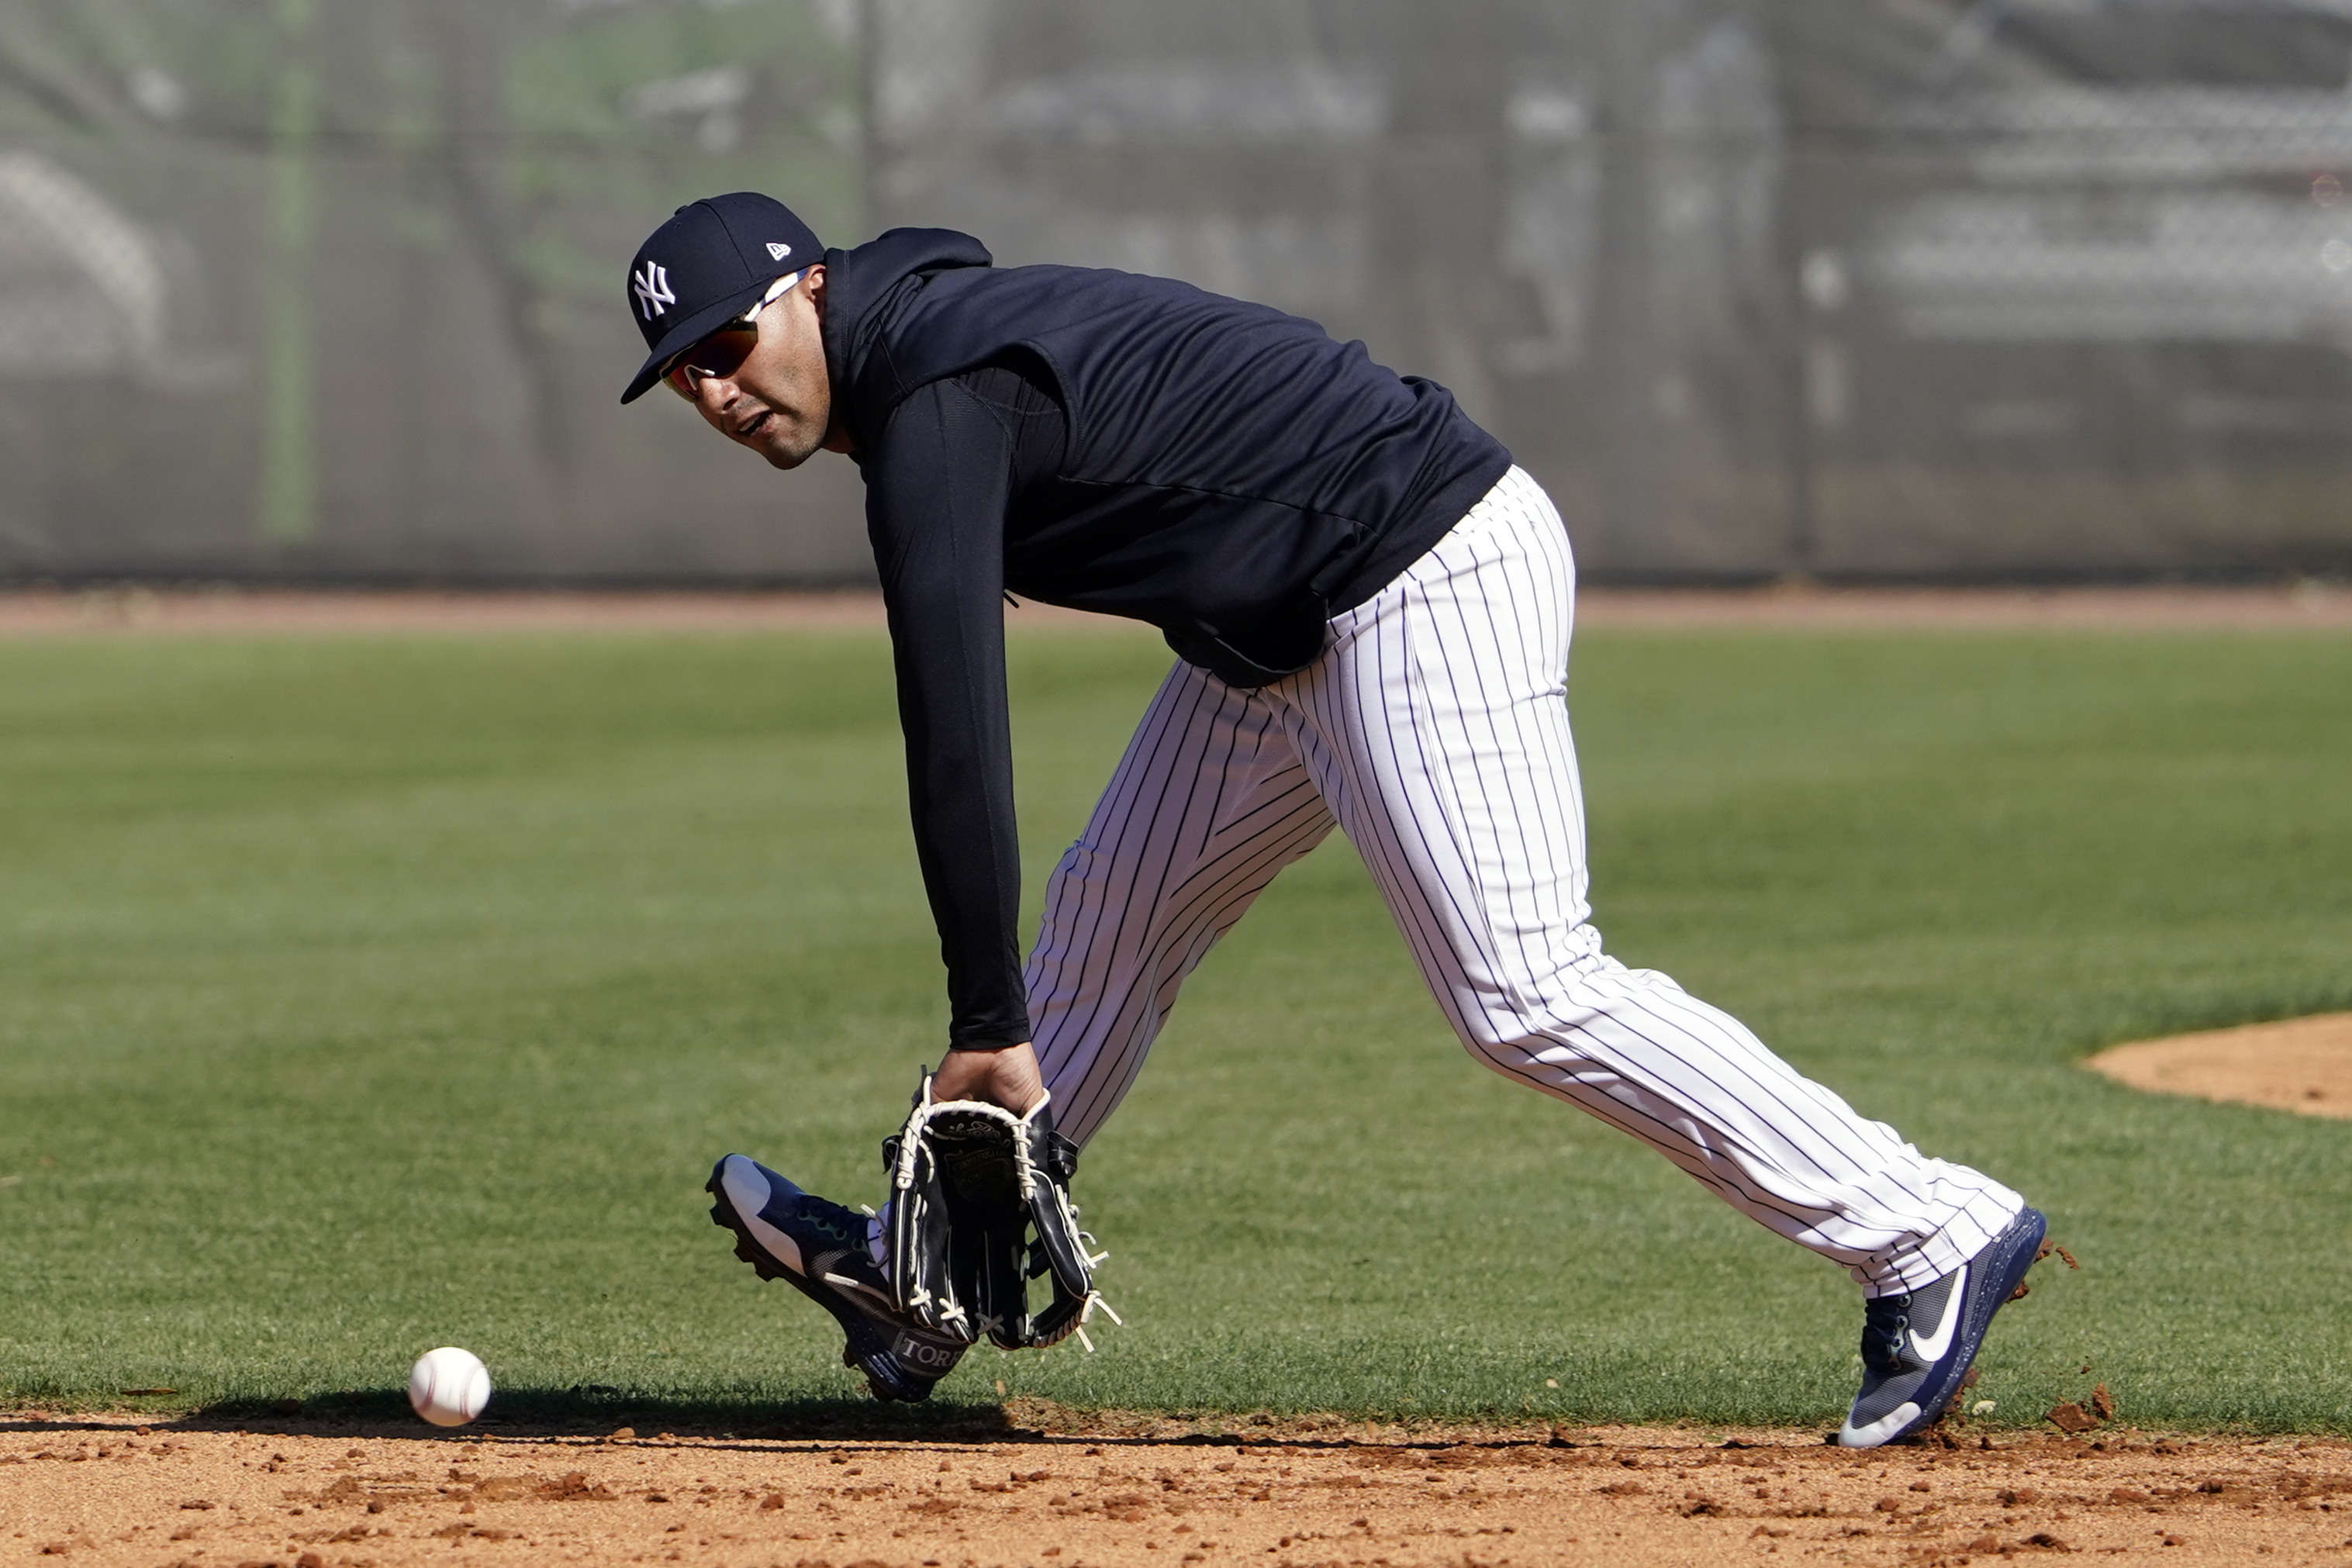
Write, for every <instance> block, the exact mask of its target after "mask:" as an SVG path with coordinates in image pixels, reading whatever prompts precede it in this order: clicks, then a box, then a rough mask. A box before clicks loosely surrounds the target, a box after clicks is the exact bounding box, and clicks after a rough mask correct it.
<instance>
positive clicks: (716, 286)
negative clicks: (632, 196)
mask: <svg viewBox="0 0 2352 1568" xmlns="http://www.w3.org/2000/svg"><path fill="white" fill-rule="evenodd" d="M823 257H824V247H822V246H820V245H818V244H817V239H816V236H815V235H814V234H813V233H811V232H810V230H809V226H808V225H806V224H804V223H803V222H802V221H801V220H800V219H799V218H797V217H795V216H793V210H792V209H791V208H790V207H788V206H786V205H784V204H783V203H782V202H780V201H777V200H776V199H775V198H774V197H772V196H763V195H760V194H759V193H758V192H757V191H734V192H730V193H729V194H728V195H723V196H709V197H706V198H705V199H703V200H701V201H698V202H689V203H688V204H687V205H685V206H682V207H680V208H678V209H677V211H676V212H674V213H672V214H671V215H670V217H669V221H668V222H667V223H666V224H664V225H662V226H661V227H659V228H657V229H656V230H654V232H653V237H651V238H650V239H647V240H646V242H645V244H643V245H641V246H639V247H637V255H636V259H635V260H634V261H632V262H630V263H629V294H628V299H629V312H630V314H631V315H633V316H635V318H636V322H637V331H640V332H643V333H644V334H645V337H646V351H647V353H646V363H644V364H642V365H640V366H639V367H638V369H637V374H636V375H635V377H634V378H632V379H631V381H630V382H629V389H628V390H627V391H626V392H624V393H622V394H621V401H622V402H624V403H634V402H635V401H636V400H637V399H638V398H640V397H642V396H644V395H646V393H647V392H648V391H650V390H651V389H652V387H653V384H654V383H655V382H656V381H659V380H660V379H661V373H662V367H663V366H664V365H666V364H667V363H669V362H670V361H671V360H672V359H674V358H676V357H677V355H678V354H679V353H681V352H683V351H684V350H687V349H689V348H692V347H693V346H694V345H695V344H696V343H698V342H701V341H702V340H703V339H704V338H707V337H709V335H710V334H711V333H713V332H715V331H718V330H719V328H720V327H721V326H723V325H725V324H726V322H727V321H729V320H730V319H731V318H733V317H736V316H740V315H741V314H742V313H743V312H744V311H746V310H750V309H751V307H752V306H754V305H756V304H758V303H759V302H760V297H761V295H762V294H765V293H766V292H767V291H768V285H769V284H771V283H772V282H774V281H775V280H776V279H779V278H782V276H783V275H784V274H785V273H787V272H798V271H799V270H800V269H801V268H803V267H807V266H809V265H810V264H812V263H814V262H815V261H817V260H819V259H820V258H823Z"/></svg>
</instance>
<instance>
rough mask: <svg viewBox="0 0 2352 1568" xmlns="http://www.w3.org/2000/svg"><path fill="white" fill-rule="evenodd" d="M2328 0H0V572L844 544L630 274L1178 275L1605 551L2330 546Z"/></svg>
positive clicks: (1637, 567)
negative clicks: (696, 413)
mask: <svg viewBox="0 0 2352 1568" xmlns="http://www.w3.org/2000/svg"><path fill="white" fill-rule="evenodd" d="M2346 179H2352V4H2347V0H2302V3H2297V4H2285V3H2281V0H2259V3H2257V0H2010V3H2006V4H2004V3H1996V0H1541V3H1538V0H1444V3H1443V4H1435V5H1433V4H1430V3H1428V0H0V579H9V580H17V581H23V580H28V579H39V578H51V579H58V580H74V579H90V578H105V577H118V578H119V577H142V578H189V577H202V578H223V579H247V580H269V579H277V580H301V581H312V582H319V581H336V580H347V581H353V582H364V581H419V580H430V581H438V582H445V583H467V582H478V583H485V584H488V583H511V582H541V583H593V582H664V583H694V582H709V583H713V584H742V583H752V582H803V583H824V582H854V581H859V580H864V579H866V578H867V577H868V576H870V572H871V568H870V564H869V563H868V562H867V560H866V551H865V544H864V533H863V522H862V518H861V515H860V510H859V506H860V497H859V489H858V486H857V482H856V474H855V472H854V470H853V469H851V468H850V467H849V466H848V465H847V464H846V463H845V462H842V461H839V460H837V459H831V458H822V459H819V460H818V461H817V462H814V463H813V464H812V465H811V466H810V467H809V468H808V469H806V470H803V472H802V473H800V474H797V475H794V476H792V477H791V478H790V479H782V478H780V477H779V476H776V475H774V474H773V473H772V472H771V471H770V470H768V469H767V468H764V467H763V466H762V465H761V464H760V463H759V462H758V461H757V460H756V459H754V458H751V456H750V455H749V454H745V453H741V452H738V451H734V450H732V449H730V448H725V447H722V446H721V445H720V444H719V442H718V441H717V439H716V438H715V437H711V436H710V435H709V433H708V432H707V431H705V430H703V429H702V428H701V426H700V425H699V423H698V421H696V420H695V419H694V417H693V416H692V415H691V414H690V413H689V412H688V411H687V410H686V409H684V408H683V407H681V406H679V405H677V404H676V403H675V402H674V401H673V400H671V399H668V398H667V397H656V398H654V399H651V400H648V402H646V404H644V405H638V406H635V407H632V408H629V409H626V410H624V409H622V408H620V407H619V406H618V405H617V403H616V398H617V395H618V392H619V388H620V386H621V384H622V383H623V382H624V381H625V378H626V376H627V374H629V372H630V370H631V369H632V368H633V367H634V365H635V362H636V359H637V357H638V354H639V346H638V340H637V338H636V335H635V331H634V330H633V328H632V327H631V325H630V321H629V317H628V313H627V310H626V309H625V305H624V300H623V293H624V289H623V273H624V271H625V264H626V260H627V258H628V257H629V256H630V254H631V252H632V251H633V250H634V249H635V246H636V244H637V242H638V241H639V239H641V238H642V237H643V236H644V235H645V233H646V231H647V230H648V229H649V228H650V227H651V226H653V225H654V224H655V223H656V222H658V221H659V220H660V219H661V218H662V217H663V216H666V215H667V213H668V212H669V210H670V209H671V208H672V207H673V206H675V205H677V204H678V203H680V202H682V201H686V200H688V199H691V198H692V197H694V196H697V195H706V194H709V193H711V192H714V191H719V190H728V189H740V188H747V187H750V188H758V189H761V190H766V191H769V192H771V193H772V194H774V195H778V196H781V197H782V198H783V199H785V200H786V201H788V202H790V203H792V204H793V205H794V206H795V207H797V208H798V209H799V210H800V211H801V212H802V213H803V216H806V217H807V218H808V219H809V220H810V222H811V223H812V225H813V226H814V227H815V228H816V230H817V232H818V233H819V234H820V235H821V236H822V237H824V238H825V240H826V241H827V243H829V244H847V243H853V242H855V241H857V240H860V239H863V238H866V237H869V236H871V235H872V234H875V233H877V232H878V231H879V230H881V229H883V228H886V227H889V226H895V225H898V224H935V225H945V226H952V227H960V228H963V229H967V230H969V231H970V232H971V233H973V234H976V235H978V236H979V237H981V238H982V240H984V241H985V242H986V243H987V244H988V245H989V246H990V247H992V249H993V250H994V251H995V253H996V255H997V258H998V260H999V262H1000V263H1001V264H1003V263H1017V262H1027V261H1044V260H1054V261H1066V262H1077V263H1084V264H1091V265H1100V266H1109V267H1120V268H1130V269H1134V270H1139V271H1147V272H1156V273H1163V274H1169V275H1172V276H1176V277H1181V278H1186V279H1192V281H1194V282H1197V283H1200V284H1202V285H1203V286H1205V287H1207V288H1210V289H1218V290H1221V291H1223V292H1227V293H1232V294H1237V295H1241V296H1244V297H1248V298H1253V299H1258V300H1266V301H1269V302H1271V303H1274V304H1276V305H1279V306H1281V307H1283V308H1285V309H1287V310H1294V311H1297V312H1298V313H1300V314H1303V315H1307V316H1310V317H1313V318H1314V319H1316V320H1317V321H1321V322H1322V323H1323V324H1324V325H1325V326H1327V327H1328V328H1329V329H1330V330H1331V331H1333V332H1334V333H1335V334H1337V335H1339V336H1341V337H1360V338H1362V339H1364V340H1365V341H1366V342H1368V343H1369V344H1370V348H1371V350H1372V353H1373V354H1374V356H1375V357H1376V358H1379V359H1381V360H1382V361H1383V362H1384V363H1389V364H1391V365H1394V366H1396V367H1397V368H1399V369H1401V370H1406V371H1411V372H1415V373H1419V374H1425V375H1430V376H1433V377H1434V378H1436V379H1437V380H1439V381H1442V382H1444V383H1445V384H1447V385H1449V386H1450V387H1452V388H1453V389H1454V392H1455V393H1456V395H1458V396H1460V398H1461V399H1462V401H1463V403H1464V404H1465V405H1466V406H1467V407H1468V408H1469V409H1470V410H1471V412H1472V413H1473V414H1474V415H1475V416H1476V417H1478V418H1479V419H1480V420H1481V421H1482V422H1483V423H1485V424H1486V425H1487V426H1489V427H1490V428H1492V429H1494V430H1495V431H1496V432H1497V433H1498V434H1499V435H1500V436H1501V437H1503V438H1504V439H1505V440H1506V441H1507V443H1508V444H1509V445H1510V446H1511V447H1512V449H1513V450H1514V452H1515V453H1516V454H1517V456H1518V458H1519V460H1520V461H1521V462H1522V463H1523V464H1525V465H1526V466H1528V468H1531V469H1533V470H1534V471H1535V472H1536V473H1537V475H1538V477H1539V478H1540V479H1543V481H1544V482H1545V483H1546V484H1547V485H1548V486H1549V487H1550V489H1552V492H1553V494H1554V495H1555V496H1556V497H1557V498H1558V499H1559V500H1560V502H1561V504H1562V508H1563V510H1564V511H1565V512H1566V513H1567V514H1568V516H1569V519H1570V527H1571V530H1572V531H1573V532H1574V533H1575V535H1576V537H1577V542H1578V545H1579V549H1580V554H1581V556H1582V559H1583V562H1584V563H1585V566H1586V568H1587V570H1588V572H1590V573H1591V574H1595V575H1601V576H1609V577H1615V578H1619V579H1641V578H1657V579H1673V578H1688V579H1707V578H1717V579H1739V578H1758V577H1769V576H1775V575H1780V574H1813V575H1818V576H1823V577H1833V578H1836V577H1843V578H1870V577H1885V578H1938V577H1944V578H1966V577H1974V578H1995V577H1999V578H2033V577H2051V578H2063V577H2097V576H2106V577H2125V576H2144V575H2165V574H2184V575H2195V574H2211V575H2222V574H2240V575H2244V574H2288V573H2336V572H2342V571H2345V570H2347V568H2352V509H2347V504H2346V501H2347V495H2352V484H2348V483H2347V481H2352V205H2346V204H2345V202H2344V200H2343V197H2344V184H2343V182H2344V181H2345V180H2346Z"/></svg>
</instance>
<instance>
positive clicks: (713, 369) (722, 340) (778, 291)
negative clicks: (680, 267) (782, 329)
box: [662, 272, 801, 403]
mask: <svg viewBox="0 0 2352 1568" xmlns="http://www.w3.org/2000/svg"><path fill="white" fill-rule="evenodd" d="M800 280H801V274H800V273H797V272H787V273H786V274H784V275H783V276H782V278H779V279H776V280H775V281H774V282H773V283H772V284H770V285H769V286H768V292H767V295H766V297H765V298H763V299H762V300H761V301H760V302H759V303H758V304H756V305H754V306H752V307H751V309H750V310H746V311H744V312H743V314H741V315H740V316H738V317H736V318H735V319H734V320H733V321H730V322H728V323H727V324H726V325H725V326H723V327H721V328H719V330H718V331H715V332H713V333H711V334H710V335H709V337H707V338H704V339H703V340H702V341H700V342H698V343H696V344H695V345H694V346H693V347H692V348H689V349H688V350H687V351H686V352H685V353H681V354H679V355H678V356H677V358H676V359H674V360H672V361H670V362H669V366H668V368H667V369H666V370H664V371H663V372H662V380H663V381H664V382H665V383H666V384H667V385H668V387H669V389H670V390H671V391H672V392H675V393H677V395H679V396H680V397H683V398H685V399H686V400H687V401H688V403H692V402H694V401H695V400H696V395H697V394H698V392H699V391H700V390H701V387H702V384H703V382H705V381H706V380H708V379H709V378H710V377H712V376H717V377H718V378H719V379H720V380H722V381H723V380H725V379H726V378H727V377H729V376H730V375H733V374H735V373H736V372H737V371H739V370H741V369H742V368H743V362H744V361H745V360H747V359H750V358H751V351H752V350H753V349H755V348H758V347H759V346H760V312H761V310H765V309H767V307H768V306H769V305H770V304H772V303H773V302H774V301H775V300H778V299H780V298H782V296H783V295H784V293H785V292H787V291H788V290H789V289H791V288H792V286H793V284H795V283H797V282H799V281H800Z"/></svg>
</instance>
